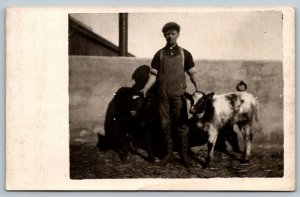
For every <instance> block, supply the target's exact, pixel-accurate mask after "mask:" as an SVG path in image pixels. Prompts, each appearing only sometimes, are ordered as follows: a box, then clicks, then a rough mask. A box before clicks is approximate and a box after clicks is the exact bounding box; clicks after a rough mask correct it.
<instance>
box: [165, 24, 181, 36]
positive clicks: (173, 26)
mask: <svg viewBox="0 0 300 197" xmlns="http://www.w3.org/2000/svg"><path fill="white" fill-rule="evenodd" d="M167 30H177V31H178V33H179V32H180V26H179V25H178V24H177V23H175V22H169V23H167V24H165V25H164V26H163V28H162V32H163V33H165V32H166V31H167Z"/></svg>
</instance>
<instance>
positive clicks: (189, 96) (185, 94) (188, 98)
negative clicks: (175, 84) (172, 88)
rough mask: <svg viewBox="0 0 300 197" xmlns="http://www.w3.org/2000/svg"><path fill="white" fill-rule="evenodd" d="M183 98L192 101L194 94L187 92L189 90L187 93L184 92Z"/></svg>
mask: <svg viewBox="0 0 300 197" xmlns="http://www.w3.org/2000/svg"><path fill="white" fill-rule="evenodd" d="M183 98H184V99H185V100H189V101H192V100H193V96H192V95H191V94H189V93H187V92H185V93H184V94H183Z"/></svg>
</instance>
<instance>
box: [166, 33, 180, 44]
mask: <svg viewBox="0 0 300 197" xmlns="http://www.w3.org/2000/svg"><path fill="white" fill-rule="evenodd" d="M164 36H165V38H166V41H167V43H168V44H169V45H173V44H175V43H176V42H177V38H178V37H179V33H178V31H177V30H167V31H166V32H165V33H164Z"/></svg>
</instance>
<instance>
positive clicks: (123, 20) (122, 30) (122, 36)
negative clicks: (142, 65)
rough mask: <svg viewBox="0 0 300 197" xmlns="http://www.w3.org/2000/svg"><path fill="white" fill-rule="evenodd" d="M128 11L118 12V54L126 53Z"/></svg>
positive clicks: (123, 54)
mask: <svg viewBox="0 0 300 197" xmlns="http://www.w3.org/2000/svg"><path fill="white" fill-rule="evenodd" d="M127 43H128V13H119V56H127V53H128V44H127Z"/></svg>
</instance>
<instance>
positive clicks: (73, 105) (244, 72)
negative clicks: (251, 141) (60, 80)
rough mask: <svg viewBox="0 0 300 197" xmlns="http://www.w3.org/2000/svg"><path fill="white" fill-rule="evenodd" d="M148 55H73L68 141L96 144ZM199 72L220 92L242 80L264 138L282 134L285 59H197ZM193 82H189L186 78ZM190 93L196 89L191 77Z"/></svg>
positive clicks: (207, 84) (207, 85) (208, 86)
mask: <svg viewBox="0 0 300 197" xmlns="http://www.w3.org/2000/svg"><path fill="white" fill-rule="evenodd" d="M150 62H151V60H150V59H139V58H132V57H129V58H128V57H84V56H70V58H69V68H70V79H69V81H70V83H69V96H70V97H69V98H70V113H69V114H70V116H69V122H70V131H71V133H70V137H71V138H70V139H71V142H80V141H89V142H95V141H96V135H95V133H97V132H100V133H101V132H104V127H103V123H104V119H105V113H106V110H107V106H108V104H109V102H110V101H111V99H112V98H113V94H114V93H115V92H116V91H117V90H118V89H119V88H120V87H125V86H127V87H130V86H132V85H133V84H134V81H133V80H132V74H133V72H134V71H135V69H136V68H137V67H139V66H141V65H150ZM195 64H196V67H197V68H198V70H199V71H200V72H201V78H200V82H201V85H202V86H201V89H202V90H203V91H204V92H206V93H208V92H212V91H213V92H215V93H216V94H220V93H225V92H231V91H235V87H236V84H237V83H238V82H240V81H241V80H243V81H245V82H246V83H247V85H248V91H249V92H251V93H253V94H254V95H255V96H257V97H258V100H259V119H260V122H261V124H262V128H263V129H262V133H261V134H258V135H260V136H266V137H268V138H270V137H272V136H274V135H273V134H276V135H275V136H282V135H283V77H282V72H283V70H282V63H281V62H277V61H202V60H201V61H200V60H199V61H195ZM188 81H189V80H188ZM188 91H189V92H192V91H193V88H192V85H191V83H190V81H189V83H188Z"/></svg>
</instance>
